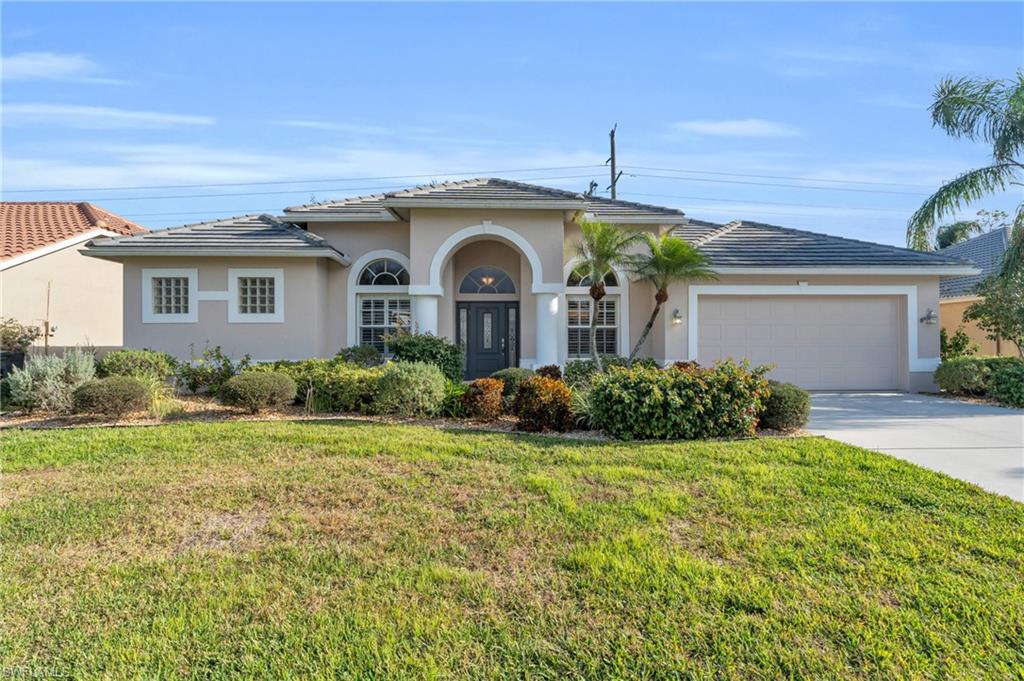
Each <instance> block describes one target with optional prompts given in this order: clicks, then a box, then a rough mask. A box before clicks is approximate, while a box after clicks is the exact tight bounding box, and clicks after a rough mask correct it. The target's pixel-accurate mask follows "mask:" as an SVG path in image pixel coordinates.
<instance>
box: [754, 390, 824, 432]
mask: <svg viewBox="0 0 1024 681" xmlns="http://www.w3.org/2000/svg"><path fill="white" fill-rule="evenodd" d="M768 385H769V388H770V392H769V393H768V396H767V397H766V398H765V399H764V405H763V409H762V411H761V419H760V425H761V427H762V428H771V429H772V430H782V431H789V430H798V429H800V428H803V427H804V426H806V425H807V419H809V418H810V416H811V394H810V393H809V392H807V391H806V390H804V389H803V388H800V387H798V386H795V385H793V384H792V383H779V382H778V381H769V382H768Z"/></svg>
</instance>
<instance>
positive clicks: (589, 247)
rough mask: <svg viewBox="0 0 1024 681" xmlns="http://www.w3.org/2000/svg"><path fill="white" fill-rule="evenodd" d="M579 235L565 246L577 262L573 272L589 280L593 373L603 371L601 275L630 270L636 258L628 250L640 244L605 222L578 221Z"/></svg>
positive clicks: (632, 235) (635, 237) (636, 237)
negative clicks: (599, 343) (599, 349)
mask: <svg viewBox="0 0 1024 681" xmlns="http://www.w3.org/2000/svg"><path fill="white" fill-rule="evenodd" d="M579 226H580V236H579V238H578V239H577V240H575V241H573V242H572V243H571V244H569V250H570V252H571V253H572V254H573V256H575V258H576V260H577V261H578V262H577V265H576V272H578V273H579V274H580V276H581V277H583V278H585V279H590V298H591V301H592V302H591V303H590V357H591V359H592V360H593V361H594V368H595V369H597V371H604V367H603V366H602V364H601V355H600V354H599V353H598V352H597V312H598V304H599V303H600V301H601V299H602V298H604V295H605V291H604V276H605V275H606V274H607V273H608V271H609V270H611V269H614V268H622V267H627V268H631V267H632V265H633V263H634V261H635V260H636V256H635V255H634V254H633V253H632V249H633V247H634V246H636V244H637V243H638V242H639V241H640V234H639V233H637V232H626V231H623V230H621V229H619V228H617V227H614V226H612V225H609V224H608V223H606V222H600V221H598V220H583V219H581V220H579Z"/></svg>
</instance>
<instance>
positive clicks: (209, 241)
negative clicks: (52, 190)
mask: <svg viewBox="0 0 1024 681" xmlns="http://www.w3.org/2000/svg"><path fill="white" fill-rule="evenodd" d="M156 252H159V253H161V254H167V255H218V254H220V253H225V254H227V253H230V254H232V255H247V256H262V255H274V256H278V255H280V256H318V257H325V258H331V259H332V260H336V261H338V262H344V263H347V262H348V259H347V258H346V256H345V254H344V253H342V252H341V251H338V250H337V249H336V248H334V247H332V246H331V245H329V244H328V243H327V242H326V241H325V240H324V239H323V238H321V237H319V236H317V235H315V234H310V233H309V232H307V231H306V230H304V229H302V228H301V227H297V226H295V225H292V224H289V223H287V222H282V221H280V220H278V219H277V218H275V217H272V216H270V215H242V216H239V217H234V218H227V219H224V220H214V221H211V222H200V223H196V224H192V225H184V226H182V227H174V228H171V229H164V230H160V231H154V232H145V233H143V234H136V235H134V236H126V237H112V238H106V239H93V240H92V241H91V242H89V244H88V246H87V247H86V253H87V254H90V255H98V256H110V255H113V256H118V257H120V256H131V255H150V254H154V253H156Z"/></svg>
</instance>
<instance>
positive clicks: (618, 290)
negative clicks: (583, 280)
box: [558, 258, 633, 363]
mask: <svg viewBox="0 0 1024 681" xmlns="http://www.w3.org/2000/svg"><path fill="white" fill-rule="evenodd" d="M578 264H579V259H578V258H572V259H570V260H569V262H567V263H565V267H563V268H562V281H563V282H566V281H568V280H569V275H570V274H572V271H573V270H574V269H576V267H577V265H578ZM612 271H614V272H615V278H616V279H618V281H619V285H618V286H606V287H605V289H604V290H605V294H606V295H609V296H618V298H619V305H618V306H619V309H618V322H619V334H618V336H619V338H618V341H619V349H618V353H617V354H618V355H619V356H621V357H625V356H627V355H628V354H629V352H630V350H632V349H633V346H631V345H630V344H629V341H630V337H629V279H628V278H627V277H626V273H625V272H623V271H622V270H620V269H618V268H614V267H613V268H612ZM578 295H585V296H590V287H589V286H566V287H565V289H564V291H562V292H561V293H560V294H559V297H560V298H561V300H559V301H558V304H559V305H558V306H559V322H558V323H559V332H558V333H559V336H560V342H559V345H560V346H561V354H562V357H563V363H564V362H565V361H568V359H569V316H568V310H569V308H568V299H567V296H578Z"/></svg>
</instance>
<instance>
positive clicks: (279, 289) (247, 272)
mask: <svg viewBox="0 0 1024 681" xmlns="http://www.w3.org/2000/svg"><path fill="white" fill-rule="evenodd" d="M242 277H273V279H274V311H273V312H272V313H270V314H256V313H250V314H243V313H242V312H239V310H238V303H239V300H238V296H239V293H240V287H239V286H238V280H239V279H240V278H242ZM283 323H284V269H283V268H281V267H244V268H241V267H240V268H235V267H230V268H228V324H283Z"/></svg>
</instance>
